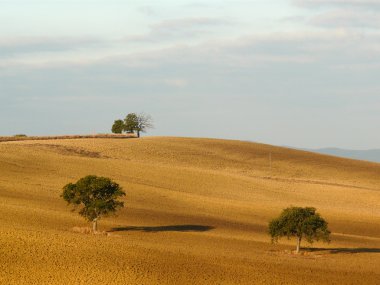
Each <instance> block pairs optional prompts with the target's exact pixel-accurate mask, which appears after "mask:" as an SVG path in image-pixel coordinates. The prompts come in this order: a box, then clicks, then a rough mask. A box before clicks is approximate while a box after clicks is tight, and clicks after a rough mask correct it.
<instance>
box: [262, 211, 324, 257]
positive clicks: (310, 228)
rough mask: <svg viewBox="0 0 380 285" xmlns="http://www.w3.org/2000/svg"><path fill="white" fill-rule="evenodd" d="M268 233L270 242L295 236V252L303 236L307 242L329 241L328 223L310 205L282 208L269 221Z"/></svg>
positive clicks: (298, 248)
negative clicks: (274, 217) (275, 216)
mask: <svg viewBox="0 0 380 285" xmlns="http://www.w3.org/2000/svg"><path fill="white" fill-rule="evenodd" d="M269 234H270V236H271V238H272V242H277V241H278V240H279V239H280V238H281V237H287V238H288V239H290V238H292V237H295V238H296V239H297V248H296V252H297V253H299V250H300V246H301V240H302V239H303V238H304V239H305V240H306V241H307V242H309V243H313V241H318V240H322V241H325V242H330V231H329V229H328V223H327V222H326V221H325V220H324V219H323V218H322V217H321V216H320V215H319V214H318V213H317V212H316V209H315V208H312V207H306V208H301V207H289V208H286V209H284V210H283V211H282V213H281V215H280V216H279V217H278V218H276V219H273V220H272V221H270V223H269Z"/></svg>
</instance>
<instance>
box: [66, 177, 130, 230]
mask: <svg viewBox="0 0 380 285" xmlns="http://www.w3.org/2000/svg"><path fill="white" fill-rule="evenodd" d="M121 196H125V192H124V191H123V190H122V188H121V187H120V186H119V184H117V183H115V182H113V181H112V180H111V179H109V178H106V177H98V176H95V175H89V176H86V177H83V178H81V179H79V180H78V181H77V182H76V183H69V184H67V185H66V186H64V187H63V193H62V195H61V197H62V198H63V199H64V200H65V201H66V202H67V203H68V204H73V205H74V206H75V208H74V210H75V209H76V208H78V207H79V214H80V215H81V216H83V217H84V218H85V219H87V220H88V221H89V222H92V230H93V232H96V231H97V225H98V220H99V219H100V218H101V217H103V216H108V215H109V214H111V213H115V212H116V211H117V210H118V209H119V208H122V207H124V203H123V202H121V201H118V200H117V199H118V198H119V197H121Z"/></svg>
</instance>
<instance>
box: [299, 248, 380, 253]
mask: <svg viewBox="0 0 380 285" xmlns="http://www.w3.org/2000/svg"><path fill="white" fill-rule="evenodd" d="M304 250H306V251H310V252H316V251H327V252H329V253H331V254H338V253H351V254H355V253H380V248H366V247H358V248H304Z"/></svg>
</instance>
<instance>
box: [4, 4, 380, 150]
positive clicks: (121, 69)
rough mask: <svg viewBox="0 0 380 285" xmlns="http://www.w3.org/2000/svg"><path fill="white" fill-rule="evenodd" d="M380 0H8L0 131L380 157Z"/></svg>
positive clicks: (5, 23) (5, 18)
mask: <svg viewBox="0 0 380 285" xmlns="http://www.w3.org/2000/svg"><path fill="white" fill-rule="evenodd" d="M379 12H380V1H378V0H376V1H375V0H368V1H367V0H360V1H359V0H345V1H343V0H331V1H329V0H313V1H311V0H294V1H292V0H289V1H288V0H276V1H271V0H266V1H238V0H235V1H212V0H208V1H205V0H204V1H194V0H176V1H173V0H166V1H164V0H162V1H161V0H157V1H144V0H139V1H114V0H108V1H89V0H87V1H84V0H75V1H69V0H65V1H60V0H49V1H31V0H29V1H21V0H12V1H1V0H0V100H1V105H0V134H2V135H13V134H16V133H26V134H29V135H49V134H78V133H94V132H97V133H101V132H109V130H110V126H111V125H112V123H113V120H115V119H118V118H122V117H124V116H125V115H126V114H127V113H129V112H145V113H149V114H151V115H152V116H153V118H154V121H155V129H154V130H152V131H150V132H149V135H172V136H196V137H217V138H229V139H241V140H252V141H259V142H265V143H271V144H277V145H291V146H296V147H309V148H310V147H328V146H336V147H344V148H358V149H366V148H379V147H380V132H379V131H378V128H377V125H378V122H379V121H380V80H379V79H380V78H379V74H380V73H379V71H380V61H379V59H380V33H379V31H378V27H379V25H380V17H379Z"/></svg>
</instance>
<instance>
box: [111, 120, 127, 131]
mask: <svg viewBox="0 0 380 285" xmlns="http://www.w3.org/2000/svg"><path fill="white" fill-rule="evenodd" d="M124 128H125V126H124V121H123V120H116V121H115V122H114V123H113V126H112V132H113V133H114V134H121V133H122V132H123V131H124Z"/></svg>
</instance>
